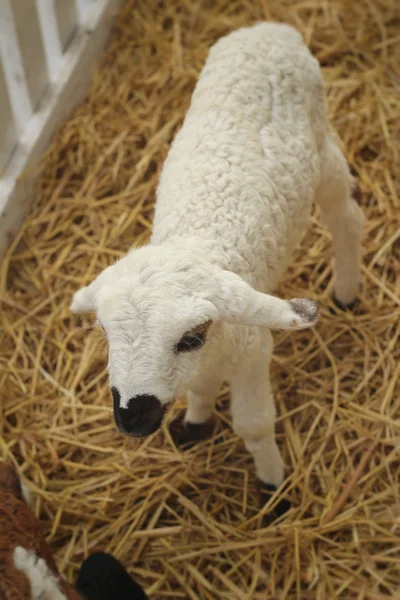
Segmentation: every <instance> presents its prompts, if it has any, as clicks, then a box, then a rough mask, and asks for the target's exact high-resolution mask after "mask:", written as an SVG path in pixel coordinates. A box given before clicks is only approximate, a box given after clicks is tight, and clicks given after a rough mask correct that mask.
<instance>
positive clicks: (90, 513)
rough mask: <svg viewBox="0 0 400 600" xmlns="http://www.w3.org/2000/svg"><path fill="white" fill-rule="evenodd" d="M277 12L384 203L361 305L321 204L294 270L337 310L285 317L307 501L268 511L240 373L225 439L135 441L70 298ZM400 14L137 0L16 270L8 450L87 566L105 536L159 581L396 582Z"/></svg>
mask: <svg viewBox="0 0 400 600" xmlns="http://www.w3.org/2000/svg"><path fill="white" fill-rule="evenodd" d="M259 19H273V20H285V21H287V22H289V23H291V24H293V25H295V26H296V27H297V28H298V29H299V30H300V31H301V32H302V33H303V34H304V36H305V38H306V41H307V43H308V44H309V46H310V48H311V49H312V51H313V52H314V54H315V56H316V57H317V58H318V59H319V60H320V62H321V65H322V68H323V74H324V79H325V82H326V91H327V98H328V106H329V112H330V116H331V120H332V124H333V126H334V128H335V129H336V131H337V132H338V134H339V136H340V138H341V140H342V144H343V148H344V149H345V152H346V154H347V157H348V159H349V162H350V164H351V167H352V169H353V172H354V174H355V176H356V178H357V182H358V185H359V188H360V196H361V203H362V206H363V209H364V212H365V214H366V217H367V222H366V234H365V242H364V245H365V247H364V256H363V274H364V281H363V288H362V293H361V295H360V300H359V304H358V306H357V308H356V310H355V311H354V312H353V313H341V312H339V311H335V309H334V308H333V305H332V302H331V299H330V298H331V292H332V270H331V247H330V246H331V244H330V239H329V236H328V234H327V232H326V230H325V229H324V228H323V227H322V226H321V225H320V223H319V221H318V220H317V218H314V220H313V224H312V228H311V230H310V232H309V233H308V235H307V237H306V239H305V241H304V243H303V245H302V248H300V249H299V250H298V251H297V254H296V257H295V260H294V262H293V266H292V267H291V269H290V270H289V272H288V274H287V276H286V278H285V280H284V282H283V283H282V285H281V288H280V290H279V293H280V294H282V296H284V297H293V296H299V295H302V294H304V295H312V296H314V297H316V298H318V299H319V301H320V302H321V305H322V319H321V322H320V324H319V325H318V327H317V328H316V329H315V330H312V331H304V332H298V333H280V334H279V335H276V352H275V357H274V361H273V385H274V389H275V395H276V401H277V406H278V410H279V415H280V416H279V420H278V427H277V429H278V439H279V444H280V446H281V448H282V452H283V456H284V460H285V462H286V465H287V476H288V484H287V488H286V491H285V492H283V493H284V494H285V495H286V496H287V497H288V498H290V500H291V501H292V504H293V507H292V509H291V510H290V512H289V513H288V514H287V515H286V516H285V517H284V518H282V519H281V520H280V521H278V522H276V523H274V524H273V525H270V526H269V527H267V528H262V526H261V518H260V514H259V513H258V511H257V509H256V501H257V494H256V484H255V477H254V472H253V467H252V463H251V459H250V456H249V454H248V453H247V452H246V451H245V449H244V448H243V445H242V443H241V441H240V440H239V439H238V438H237V437H236V436H235V435H234V434H233V432H232V428H231V421H230V414H229V409H228V390H223V392H222V393H221V396H220V398H219V401H218V403H217V425H216V427H215V430H214V433H213V436H212V438H211V439H210V440H208V441H205V442H201V443H199V444H198V445H196V446H195V447H193V448H191V449H187V450H185V451H180V450H179V451H178V450H177V449H176V448H175V446H174V445H173V443H172V440H171V438H170V437H169V435H168V433H167V432H166V431H164V432H163V433H159V434H158V435H157V436H156V437H153V438H152V439H148V440H145V441H144V442H143V443H141V444H137V445H136V444H135V445H134V444H133V443H128V442H126V441H125V440H124V439H122V438H121V436H119V435H118V434H117V432H116V430H115V428H114V425H113V422H112V411H111V401H110V394H109V390H108V385H107V373H106V345H105V343H104V340H103V339H102V337H101V334H100V333H99V332H98V331H97V329H96V328H94V327H93V326H92V325H93V324H92V321H91V320H90V319H89V318H84V319H82V320H81V321H79V322H78V321H77V319H75V318H73V317H72V316H71V315H70V313H69V310H68V306H69V303H70V300H71V296H72V293H73V292H74V291H75V290H76V289H77V288H78V287H79V286H81V285H83V284H86V283H88V282H89V281H90V280H91V278H92V277H93V276H94V275H96V274H97V273H99V272H100V271H101V270H102V269H103V268H104V267H106V266H107V265H109V264H110V263H112V262H113V261H114V260H115V259H116V258H118V257H120V256H122V255H123V254H124V253H125V252H126V251H127V250H128V248H130V247H131V246H132V245H138V244H142V243H144V242H145V241H146V240H147V239H148V236H149V231H150V227H151V218H152V212H153V203H154V191H155V187H156V184H157V179H158V175H159V173H160V169H161V166H162V164H163V160H164V158H165V155H166V153H167V151H168V147H169V144H170V142H171V139H172V137H173V135H174V133H175V132H176V130H177V128H178V127H179V125H180V124H181V122H182V119H183V116H184V113H185V110H186V108H187V106H188V103H189V100H190V94H191V91H192V89H193V86H194V84H195V82H196V79H197V77H198V74H199V71H200V69H201V67H202V65H203V62H204V60H205V57H206V54H207V50H208V48H209V46H210V45H211V44H212V43H213V42H214V41H215V40H217V38H218V37H220V36H221V35H223V34H226V33H228V32H229V31H231V30H232V29H235V28H237V27H239V26H243V25H250V24H252V23H254V22H255V21H256V20H259ZM399 25H400V14H399V5H398V3H397V6H396V3H395V2H394V1H393V2H391V1H390V0H358V1H357V2H353V3H350V2H347V1H346V2H345V1H344V0H343V1H342V2H341V1H337V2H329V1H328V0H326V1H318V0H304V1H303V0H301V1H294V0H270V1H269V2H265V0H257V1H253V0H218V1H216V2H209V1H206V0H203V1H194V0H193V1H192V0H184V1H178V0H170V1H168V2H166V1H162V0H160V1H157V2H146V1H145V0H137V1H136V2H132V1H128V2H127V3H126V4H125V5H124V7H123V8H122V9H121V11H120V13H119V15H118V17H117V19H116V22H115V31H114V36H113V39H112V41H111V43H110V46H109V48H108V50H107V52H106V53H105V54H104V56H103V58H102V60H101V64H100V66H99V69H98V71H97V74H96V75H95V78H94V82H93V84H92V86H91V88H90V91H89V93H88V95H87V98H86V100H85V101H84V102H83V103H82V104H81V105H80V106H79V107H78V108H77V109H76V110H74V111H73V113H72V115H71V117H70V118H69V119H68V121H67V122H66V123H65V124H64V125H63V126H62V127H61V128H60V130H59V131H58V133H57V135H56V136H55V137H54V140H53V142H52V144H51V146H50V148H49V150H48V152H47V153H46V155H45V156H44V157H43V163H42V168H41V171H40V174H39V177H38V180H37V197H36V200H35V202H34V204H33V206H32V207H31V208H30V211H29V214H28V216H27V218H26V220H25V223H24V225H23V227H22V228H21V230H20V231H19V233H18V234H17V235H16V237H15V240H14V243H13V245H12V247H11V249H10V251H9V252H8V254H7V256H6V257H5V258H4V260H3V262H2V267H1V277H0V298H1V330H0V365H1V366H0V368H1V374H0V378H1V379H0V381H1V391H2V392H1V393H2V403H1V411H2V415H1V438H0V440H1V452H2V455H3V457H4V458H7V459H10V460H12V461H14V462H15V463H18V464H19V465H20V467H21V470H22V472H23V473H24V474H25V475H26V477H27V478H29V479H30V480H31V481H32V488H33V491H34V492H35V493H36V513H37V514H38V515H40V517H41V519H42V521H43V523H44V527H45V530H46V533H47V536H48V540H49V541H50V543H51V544H52V546H53V548H54V549H55V551H56V558H57V560H58V564H59V566H60V568H61V570H62V571H63V572H64V573H65V574H66V575H67V576H68V577H72V576H73V574H74V573H75V571H76V568H77V567H78V565H79V563H80V562H81V560H82V558H83V557H84V556H85V555H86V554H87V553H88V552H89V551H91V550H93V549H95V548H102V549H104V550H108V551H111V552H113V553H114V554H115V555H116V556H117V557H118V558H119V559H120V560H122V561H123V562H124V563H125V564H126V565H127V566H128V568H129V569H130V571H131V572H132V573H134V574H135V576H136V577H138V578H139V579H140V581H141V582H142V583H143V584H144V585H145V587H146V588H147V591H148V593H149V594H150V596H151V597H152V598H154V599H160V600H162V599H167V598H177V599H179V598H188V599H190V600H198V599H204V600H218V599H226V598H229V599H233V598H235V599H238V600H245V599H246V600H249V599H255V600H256V599H263V600H264V599H266V598H274V599H278V598H279V599H292V598H296V599H299V598H301V599H318V600H319V599H327V598H329V599H331V598H345V599H351V598H357V599H358V600H361V599H368V600H378V599H384V598H395V597H396V595H397V597H399V584H400V504H399V474H400V467H399V457H398V448H399V446H400V411H399V405H400V403H399V391H400V388H399V373H400V368H399V365H400V344H399V331H400V319H399V316H400V299H399V291H400V277H399V272H400V263H399V237H400V229H399V217H398V214H399V178H398V165H399V164H400V161H399V139H400V136H399V133H400V103H399V87H400V71H399V66H400V65H399V61H398V56H399V41H400V35H399ZM396 55H397V58H396ZM181 408H182V405H179V406H178V407H177V408H176V410H177V411H178V410H181ZM274 502H275V499H273V500H272V501H271V505H270V506H269V507H267V508H266V509H265V510H266V511H268V510H269V508H270V507H271V506H272V504H273V503H274Z"/></svg>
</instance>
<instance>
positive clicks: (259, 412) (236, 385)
mask: <svg viewBox="0 0 400 600" xmlns="http://www.w3.org/2000/svg"><path fill="white" fill-rule="evenodd" d="M258 334H259V341H260V344H259V345H258V344H256V345H254V344H253V343H252V345H251V348H250V349H249V351H247V352H245V353H244V355H243V357H242V361H241V363H240V369H239V370H238V372H237V373H236V374H235V375H234V376H233V377H232V380H231V387H232V391H231V397H232V399H231V406H232V417H233V428H234V430H235V432H236V433H237V435H239V436H240V437H242V438H243V440H244V443H245V445H246V448H247V450H248V451H249V452H250V453H251V454H252V456H253V459H254V462H255V466H256V473H257V477H258V478H259V479H260V481H261V483H262V487H263V489H264V491H265V492H267V493H268V492H270V493H271V492H272V491H273V490H275V489H276V488H277V487H279V486H280V484H281V483H282V482H283V479H284V469H283V460H282V457H281V455H280V452H279V449H278V446H277V443H276V439H275V416H276V409H275V403H274V397H273V394H272V390H271V383H270V376H269V366H270V361H271V355H272V348H273V342H272V335H271V333H270V331H269V330H259V332H258ZM287 507H288V506H287V504H286V509H287ZM279 512H280V513H281V512H284V510H283V507H280V509H279Z"/></svg>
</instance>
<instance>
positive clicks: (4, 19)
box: [0, 0, 33, 133]
mask: <svg viewBox="0 0 400 600" xmlns="http://www.w3.org/2000/svg"><path fill="white" fill-rule="evenodd" d="M0 52H1V58H2V63H3V69H4V77H5V80H6V83H7V87H8V91H9V96H10V101H11V107H12V111H13V114H14V120H15V123H16V126H17V129H18V133H21V132H22V131H23V129H24V127H25V126H26V124H27V122H28V120H29V119H30V118H31V116H32V113H33V110H32V103H31V99H30V96H29V90H28V85H27V80H26V77H25V71H24V66H23V62H22V56H21V52H20V49H19V44H18V39H17V32H16V29H15V23H14V18H13V12H12V9H11V2H10V0H1V2H0Z"/></svg>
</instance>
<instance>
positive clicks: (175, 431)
mask: <svg viewBox="0 0 400 600" xmlns="http://www.w3.org/2000/svg"><path fill="white" fill-rule="evenodd" d="M214 426H215V419H213V418H212V417H211V419H209V420H208V421H206V422H205V423H200V424H197V423H188V422H185V421H184V418H183V417H182V416H180V417H178V418H177V419H175V420H174V421H172V423H171V424H170V426H169V431H170V434H171V437H172V439H173V441H174V444H175V445H176V446H189V447H190V446H193V445H194V444H195V443H196V442H201V441H203V440H207V439H209V438H210V437H211V436H212V434H213V431H214Z"/></svg>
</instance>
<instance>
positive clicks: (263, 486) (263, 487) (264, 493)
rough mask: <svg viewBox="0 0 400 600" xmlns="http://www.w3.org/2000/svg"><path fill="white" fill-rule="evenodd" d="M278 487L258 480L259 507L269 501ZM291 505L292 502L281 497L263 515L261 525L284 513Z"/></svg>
mask: <svg viewBox="0 0 400 600" xmlns="http://www.w3.org/2000/svg"><path fill="white" fill-rule="evenodd" d="M277 489H278V488H277V487H276V486H274V485H272V484H270V483H263V482H260V501H261V508H262V507H264V506H265V504H267V502H269V501H270V499H271V498H272V496H273V495H274V494H275V492H276V490H277ZM291 507H292V503H291V502H290V501H289V500H286V498H282V499H281V500H279V501H278V503H277V504H276V505H275V506H274V508H273V509H272V510H271V512H269V513H267V514H265V515H264V516H263V525H264V526H266V525H269V524H270V523H272V522H273V521H275V520H276V519H278V518H279V517H281V516H282V515H284V514H286V513H287V512H288V511H289V510H290V509H291Z"/></svg>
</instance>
